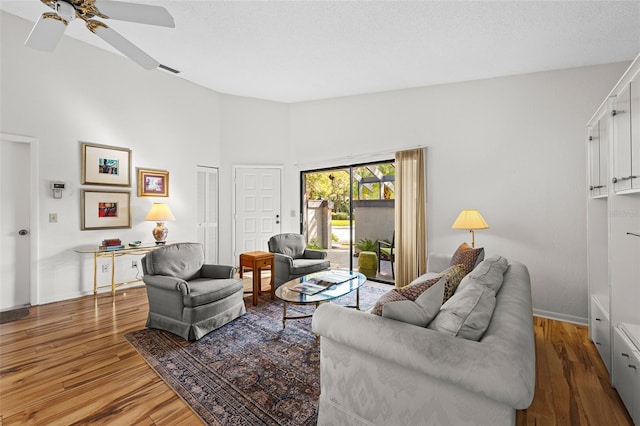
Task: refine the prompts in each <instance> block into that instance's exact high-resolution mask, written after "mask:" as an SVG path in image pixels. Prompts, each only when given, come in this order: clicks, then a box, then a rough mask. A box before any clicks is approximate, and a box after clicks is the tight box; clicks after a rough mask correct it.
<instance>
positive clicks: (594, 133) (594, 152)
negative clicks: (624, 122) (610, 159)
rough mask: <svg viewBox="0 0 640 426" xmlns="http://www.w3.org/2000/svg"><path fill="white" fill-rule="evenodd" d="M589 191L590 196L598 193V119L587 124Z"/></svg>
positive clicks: (595, 195)
mask: <svg viewBox="0 0 640 426" xmlns="http://www.w3.org/2000/svg"><path fill="white" fill-rule="evenodd" d="M587 132H588V135H589V140H588V144H589V193H590V194H591V196H592V197H597V196H599V195H600V189H601V188H600V121H596V123H595V124H594V125H593V126H589V128H588V130H587Z"/></svg>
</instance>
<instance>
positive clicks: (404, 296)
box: [371, 276, 442, 315]
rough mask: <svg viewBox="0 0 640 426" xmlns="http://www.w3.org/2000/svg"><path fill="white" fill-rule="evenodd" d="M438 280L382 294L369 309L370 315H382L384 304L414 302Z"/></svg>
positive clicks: (436, 278)
mask: <svg viewBox="0 0 640 426" xmlns="http://www.w3.org/2000/svg"><path fill="white" fill-rule="evenodd" d="M440 278H441V277H440V276H437V277H435V278H432V279H430V280H427V281H420V282H417V283H413V284H411V285H408V286H406V287H402V288H394V289H392V290H389V291H388V292H386V293H385V294H383V295H382V296H381V297H380V299H378V301H377V302H376V304H375V305H374V306H373V308H371V313H372V314H374V315H382V307H383V306H384V304H385V303H389V302H397V301H400V300H411V301H415V300H416V299H417V298H418V297H419V296H420V295H421V294H422V293H424V292H425V291H427V290H428V289H429V287H431V286H432V285H434V284H436V283H437V282H438V281H440ZM440 303H442V302H440Z"/></svg>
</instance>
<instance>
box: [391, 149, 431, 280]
mask: <svg viewBox="0 0 640 426" xmlns="http://www.w3.org/2000/svg"><path fill="white" fill-rule="evenodd" d="M425 151H426V150H425V149H424V148H418V149H412V150H408V151H399V152H396V154H395V161H396V191H395V197H396V198H395V200H396V201H395V227H396V241H395V267H396V272H395V274H396V287H404V286H406V285H407V284H409V283H410V282H411V281H413V280H414V279H416V278H417V277H419V276H420V275H422V274H424V273H425V272H427V254H426V253H427V237H426V234H427V229H426V228H427V226H426V223H427V222H426V191H425V186H426V185H425V170H424V169H425V157H426V152H425Z"/></svg>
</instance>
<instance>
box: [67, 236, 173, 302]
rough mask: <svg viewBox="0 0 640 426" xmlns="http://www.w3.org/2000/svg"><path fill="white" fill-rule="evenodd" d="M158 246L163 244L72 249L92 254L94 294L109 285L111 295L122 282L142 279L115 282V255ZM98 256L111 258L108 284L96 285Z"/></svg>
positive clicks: (139, 252) (147, 250) (142, 252)
mask: <svg viewBox="0 0 640 426" xmlns="http://www.w3.org/2000/svg"><path fill="white" fill-rule="evenodd" d="M160 247H164V245H156V244H154V243H151V244H142V245H140V246H138V247H131V246H125V247H124V248H120V249H117V250H104V249H100V248H98V247H96V246H83V247H78V248H76V249H74V251H75V252H76V253H81V254H93V294H94V295H96V294H98V289H99V288H104V287H111V296H115V295H116V287H119V286H121V285H124V284H131V283H135V282H138V281H142V278H137V279H135V280H129V281H121V282H116V257H120V256H127V255H141V254H146V253H149V252H150V251H153V250H156V249H158V248H160ZM99 257H107V258H111V283H110V284H108V285H102V286H99V285H98V258H99Z"/></svg>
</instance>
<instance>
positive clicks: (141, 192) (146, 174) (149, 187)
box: [137, 168, 169, 197]
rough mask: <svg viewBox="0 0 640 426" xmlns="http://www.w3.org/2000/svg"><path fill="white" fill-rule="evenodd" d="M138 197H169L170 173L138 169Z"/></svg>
mask: <svg viewBox="0 0 640 426" xmlns="http://www.w3.org/2000/svg"><path fill="white" fill-rule="evenodd" d="M137 171H138V197H168V196H169V172H168V171H167V170H155V169H143V168H138V169H137Z"/></svg>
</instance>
